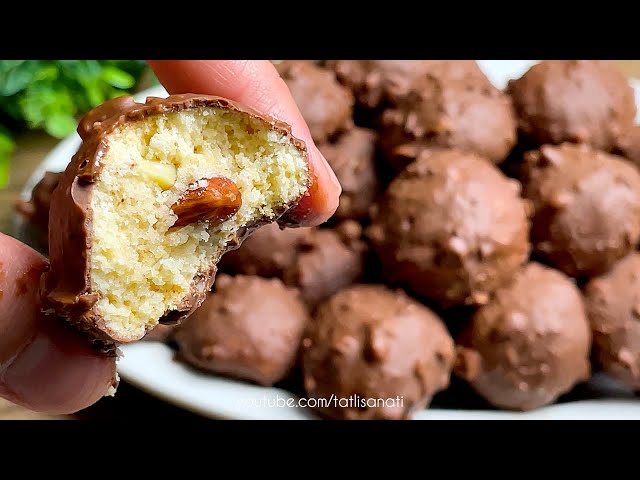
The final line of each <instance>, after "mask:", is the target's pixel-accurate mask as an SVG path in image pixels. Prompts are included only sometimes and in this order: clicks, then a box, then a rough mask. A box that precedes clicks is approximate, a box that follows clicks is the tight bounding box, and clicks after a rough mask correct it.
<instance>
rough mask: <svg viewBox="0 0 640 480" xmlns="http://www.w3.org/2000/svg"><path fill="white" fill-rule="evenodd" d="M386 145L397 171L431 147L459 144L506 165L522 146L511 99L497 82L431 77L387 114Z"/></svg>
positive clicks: (383, 138) (384, 118)
mask: <svg viewBox="0 0 640 480" xmlns="http://www.w3.org/2000/svg"><path fill="white" fill-rule="evenodd" d="M382 128H383V130H382V133H381V146H382V148H383V150H384V151H385V154H386V156H387V158H388V160H389V162H390V163H391V165H392V167H394V168H395V169H396V170H400V169H402V168H404V167H405V166H406V165H407V164H408V163H410V162H411V161H413V159H415V158H416V156H417V155H418V154H419V153H420V151H421V150H423V149H425V148H458V149H460V150H464V151H468V152H471V153H476V154H478V155H481V156H483V157H486V158H488V159H489V160H491V161H492V162H493V163H496V164H497V163H501V162H502V161H503V160H504V159H505V158H506V157H507V155H508V154H509V152H510V151H511V149H512V148H513V147H514V146H515V144H516V130H517V127H516V119H515V116H514V113H513V108H512V105H511V101H510V100H509V97H508V96H507V95H505V94H504V93H502V92H501V91H500V90H498V89H497V88H495V87H494V86H492V85H472V84H471V85H470V84H469V82H468V81H467V80H451V79H448V78H447V79H441V78H438V77H434V76H430V75H428V76H426V77H424V78H422V79H420V80H419V81H417V82H416V83H414V84H413V87H412V90H411V92H410V93H409V94H407V95H406V97H405V98H404V99H403V100H401V101H400V102H398V105H397V107H395V108H392V109H389V110H387V111H385V112H384V114H383V116H382Z"/></svg>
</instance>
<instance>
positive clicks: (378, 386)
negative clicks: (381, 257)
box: [302, 285, 454, 420]
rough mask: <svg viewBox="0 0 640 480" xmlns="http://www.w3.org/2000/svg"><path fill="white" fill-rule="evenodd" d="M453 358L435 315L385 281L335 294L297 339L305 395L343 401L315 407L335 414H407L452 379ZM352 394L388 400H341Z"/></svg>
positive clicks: (370, 416)
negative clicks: (299, 341)
mask: <svg viewBox="0 0 640 480" xmlns="http://www.w3.org/2000/svg"><path fill="white" fill-rule="evenodd" d="M453 360H454V346H453V340H452V339H451V337H450V336H449V333H448V332H447V329H446V327H445V326H444V323H443V322H442V321H441V320H440V318H439V317H438V316H437V315H436V314H435V313H433V312H432V311H431V310H429V309H428V308H427V307H425V306H423V305H421V304H419V303H418V302H416V301H415V300H413V299H411V298H409V297H408V296H407V295H406V294H404V293H403V292H401V291H392V290H389V289H388V288H386V287H384V286H382V285H353V286H351V287H349V288H347V289H345V290H342V291H340V292H339V293H337V294H336V295H334V296H332V297H331V298H330V299H329V300H327V301H326V302H325V303H323V304H321V305H320V306H319V307H318V310H317V312H316V314H315V316H314V319H313V321H312V322H310V323H309V326H308V328H307V331H306V333H305V336H304V339H303V341H302V368H303V376H304V386H305V390H306V392H307V396H308V397H309V398H314V399H323V400H328V399H330V398H331V396H332V395H334V396H335V397H336V399H338V400H340V401H342V402H343V405H342V406H341V405H339V404H335V403H332V404H328V405H322V404H320V403H319V408H317V409H316V410H317V411H318V412H319V413H320V414H322V415H323V416H326V417H329V418H335V419H348V420H371V419H381V420H382V419H386V420H399V419H406V418H408V417H409V416H410V415H411V414H412V413H413V412H414V411H415V410H417V409H421V408H424V407H425V406H426V405H427V404H428V403H429V402H430V400H431V397H432V396H433V395H434V394H435V393H436V392H438V391H440V390H443V389H444V388H446V387H447V386H448V385H449V379H450V372H451V368H452V366H453ZM350 397H351V398H353V399H354V400H353V401H356V400H364V401H365V402H366V401H369V402H370V401H372V400H373V401H374V402H386V403H383V404H377V403H376V404H375V405H369V408H358V407H365V406H366V405H357V404H356V405H353V404H352V405H350V406H349V405H348V404H346V406H345V404H344V402H347V401H348V399H349V398H350ZM398 397H400V399H401V400H399V399H398Z"/></svg>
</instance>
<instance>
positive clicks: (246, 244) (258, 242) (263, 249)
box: [218, 223, 310, 277]
mask: <svg viewBox="0 0 640 480" xmlns="http://www.w3.org/2000/svg"><path fill="white" fill-rule="evenodd" d="M309 230H310V229H309V228H284V229H282V228H280V226H279V225H278V224H277V223H270V224H268V225H265V226H263V227H262V228H260V229H259V230H256V231H255V232H253V233H252V234H251V235H249V236H248V237H247V238H245V240H244V241H243V242H242V246H241V247H240V248H238V249H237V250H232V251H230V252H227V253H226V254H225V255H223V256H222V258H221V259H220V263H219V264H218V266H219V268H220V270H221V271H223V272H228V273H234V274H235V273H238V274H243V275H259V276H261V277H282V276H283V274H284V272H286V271H287V270H289V269H291V268H293V266H294V265H295V262H296V259H297V258H298V248H299V246H300V244H301V243H302V242H303V240H304V238H305V237H306V236H307V235H308V231H309Z"/></svg>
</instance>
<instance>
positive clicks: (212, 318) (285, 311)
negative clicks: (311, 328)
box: [174, 274, 309, 386]
mask: <svg viewBox="0 0 640 480" xmlns="http://www.w3.org/2000/svg"><path fill="white" fill-rule="evenodd" d="M215 287H216V288H215V292H214V293H211V294H209V296H208V297H207V299H206V300H205V302H204V303H203V304H202V306H201V307H200V308H199V309H198V310H196V312H195V313H194V314H193V315H191V316H190V317H189V318H187V319H186V320H185V321H184V322H183V323H182V324H181V325H179V326H178V327H177V328H176V331H175V333H174V338H175V341H176V343H177V344H178V348H179V351H180V357H181V358H182V359H184V360H185V361H186V362H187V363H189V364H191V365H193V366H195V367H197V368H200V369H203V370H205V371H208V372H213V373H217V374H221V375H225V376H230V377H234V378H238V379H242V380H247V381H250V382H254V383H258V384H260V385H265V386H270V385H273V384H274V383H276V382H278V381H280V380H282V379H284V378H285V377H286V376H287V374H288V373H289V371H290V370H291V368H292V367H293V365H294V363H295V361H296V357H297V353H298V349H299V346H300V340H301V338H302V334H303V331H304V328H305V326H306V324H307V322H308V319H309V317H308V313H307V310H306V307H305V305H304V303H303V302H302V300H301V299H300V298H299V295H298V292H297V291H296V290H295V289H291V288H288V287H285V285H283V284H282V282H281V281H280V280H278V279H276V278H272V279H265V278H260V277H250V276H241V275H240V276H236V277H230V276H228V275H224V274H223V275H220V276H219V278H218V279H217V280H216V284H215Z"/></svg>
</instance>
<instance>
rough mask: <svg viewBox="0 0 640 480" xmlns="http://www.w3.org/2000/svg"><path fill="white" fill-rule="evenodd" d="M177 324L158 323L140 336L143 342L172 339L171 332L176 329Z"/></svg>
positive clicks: (163, 341) (162, 341)
mask: <svg viewBox="0 0 640 480" xmlns="http://www.w3.org/2000/svg"><path fill="white" fill-rule="evenodd" d="M176 327H177V325H158V326H157V327H156V328H154V329H153V330H151V331H149V332H147V334H146V335H145V336H144V337H142V341H143V342H161V343H165V342H168V341H170V340H172V339H173V332H174V331H175V330H176Z"/></svg>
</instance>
